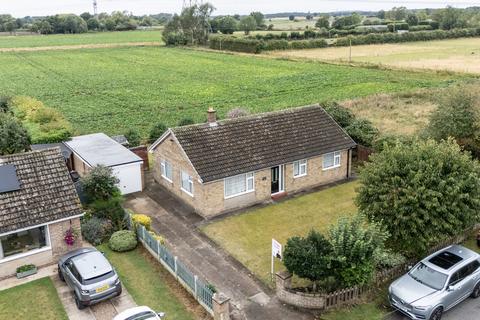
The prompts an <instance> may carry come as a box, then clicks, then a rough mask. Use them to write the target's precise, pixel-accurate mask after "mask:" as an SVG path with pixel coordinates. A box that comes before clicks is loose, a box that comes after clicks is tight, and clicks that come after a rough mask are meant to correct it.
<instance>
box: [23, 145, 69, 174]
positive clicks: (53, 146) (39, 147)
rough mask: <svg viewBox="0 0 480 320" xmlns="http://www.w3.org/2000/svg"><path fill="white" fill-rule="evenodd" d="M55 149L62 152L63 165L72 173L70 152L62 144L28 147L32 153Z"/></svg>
mask: <svg viewBox="0 0 480 320" xmlns="http://www.w3.org/2000/svg"><path fill="white" fill-rule="evenodd" d="M56 147H58V148H60V151H61V152H62V155H63V158H64V159H65V164H66V165H67V168H68V170H69V171H72V168H73V163H72V161H73V159H72V150H70V149H69V148H68V147H67V146H66V145H65V144H64V143H63V142H59V143H44V144H32V145H30V149H32V150H33V151H37V150H45V149H51V148H56Z"/></svg>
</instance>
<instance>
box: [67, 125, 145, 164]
mask: <svg viewBox="0 0 480 320" xmlns="http://www.w3.org/2000/svg"><path fill="white" fill-rule="evenodd" d="M64 143H65V145H66V146H67V147H68V148H70V149H71V150H72V151H73V152H74V153H75V154H77V155H78V156H79V157H80V158H81V159H82V160H83V161H84V162H86V163H87V164H88V165H89V166H92V167H94V166H96V165H99V164H103V165H105V166H108V167H113V166H118V165H122V164H127V163H134V162H141V161H143V160H142V159H141V158H140V157H139V156H137V155H136V154H135V153H133V152H132V151H130V150H128V149H127V148H125V147H124V146H122V145H121V144H119V143H118V142H116V141H115V140H113V139H112V138H110V137H109V136H107V135H106V134H104V133H94V134H87V135H84V136H78V137H73V138H72V139H71V140H70V141H65V142H64Z"/></svg>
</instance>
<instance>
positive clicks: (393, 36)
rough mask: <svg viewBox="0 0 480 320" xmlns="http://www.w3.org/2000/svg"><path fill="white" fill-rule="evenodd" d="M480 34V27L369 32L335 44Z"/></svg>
mask: <svg viewBox="0 0 480 320" xmlns="http://www.w3.org/2000/svg"><path fill="white" fill-rule="evenodd" d="M477 36H480V28H470V29H454V30H448V31H444V30H435V31H418V32H405V33H383V34H368V35H364V36H355V37H345V38H339V39H337V41H336V43H335V46H338V47H342V46H349V45H350V41H351V42H352V45H362V44H379V43H399V42H413V41H429V40H442V39H454V38H466V37H477Z"/></svg>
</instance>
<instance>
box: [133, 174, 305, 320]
mask: <svg viewBox="0 0 480 320" xmlns="http://www.w3.org/2000/svg"><path fill="white" fill-rule="evenodd" d="M125 206H126V207H127V208H129V209H131V210H133V211H134V212H138V213H143V214H147V215H149V216H151V217H152V220H153V221H152V224H153V228H154V230H155V231H157V232H158V233H159V234H161V235H163V236H164V237H165V238H166V240H167V246H168V247H169V249H171V251H172V253H173V254H174V255H176V256H178V258H179V259H180V260H181V261H182V262H183V263H184V264H185V265H186V266H187V267H188V268H189V269H190V270H191V271H192V272H193V273H195V274H196V275H198V276H199V277H200V278H202V279H204V280H206V281H208V282H210V283H212V284H213V285H215V287H216V288H217V289H218V290H219V291H220V292H223V293H224V294H226V295H227V296H228V297H230V298H231V303H232V307H233V310H232V317H233V318H234V319H249V320H250V319H258V320H269V319H272V320H273V319H275V320H278V319H295V320H307V319H313V316H312V315H311V314H308V313H303V312H298V311H295V310H293V309H291V308H289V307H287V306H285V305H283V304H282V303H280V302H279V301H278V300H277V299H276V297H275V295H274V293H273V292H271V291H270V290H269V289H268V288H266V287H264V286H263V284H261V283H260V282H259V281H258V280H257V279H256V278H255V277H254V276H253V275H252V274H251V273H249V272H248V270H247V269H246V268H245V267H243V266H242V265H241V264H240V263H239V262H237V261H236V260H235V259H233V258H232V257H231V256H230V255H229V254H228V253H227V252H225V251H224V250H222V249H221V248H219V247H218V246H216V245H215V244H214V243H213V242H211V241H210V240H209V239H208V238H207V237H206V236H204V235H203V234H201V233H200V232H199V231H198V229H197V228H196V227H195V223H198V222H200V221H202V218H201V217H199V216H198V215H196V214H195V213H193V212H191V210H189V209H188V208H186V207H184V206H182V204H181V203H179V202H178V201H176V200H175V199H174V198H172V197H171V196H170V195H169V194H168V193H166V192H165V191H164V190H163V189H162V187H160V186H159V185H157V184H155V183H152V180H151V179H150V180H147V188H146V189H145V191H144V192H142V193H139V194H135V195H131V196H129V197H128V198H127V201H126V204H125Z"/></svg>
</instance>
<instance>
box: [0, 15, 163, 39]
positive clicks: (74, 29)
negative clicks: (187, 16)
mask: <svg viewBox="0 0 480 320" xmlns="http://www.w3.org/2000/svg"><path fill="white" fill-rule="evenodd" d="M170 18H171V15H170V14H166V13H160V14H156V15H144V16H135V15H133V14H131V13H129V12H126V11H114V12H112V13H111V14H108V13H100V14H98V15H92V14H90V13H89V12H84V13H82V14H80V15H75V14H56V15H52V16H46V17H35V18H33V17H24V18H14V17H13V16H11V15H10V14H4V15H0V32H10V33H15V32H16V31H17V30H24V31H30V32H36V33H40V34H56V33H67V34H68V33H84V32H87V31H126V30H135V29H137V28H138V27H151V26H156V25H163V24H165V23H166V22H167V21H168V20H169V19H170Z"/></svg>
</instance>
